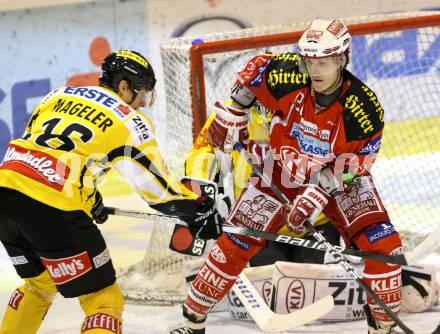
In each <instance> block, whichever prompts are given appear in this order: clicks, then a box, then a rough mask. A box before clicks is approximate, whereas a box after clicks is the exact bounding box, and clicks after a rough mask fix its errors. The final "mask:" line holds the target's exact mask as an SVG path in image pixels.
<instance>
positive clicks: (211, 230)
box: [181, 196, 224, 239]
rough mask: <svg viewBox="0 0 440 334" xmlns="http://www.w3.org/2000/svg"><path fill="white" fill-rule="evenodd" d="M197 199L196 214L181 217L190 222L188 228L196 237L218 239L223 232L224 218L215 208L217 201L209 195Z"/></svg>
mask: <svg viewBox="0 0 440 334" xmlns="http://www.w3.org/2000/svg"><path fill="white" fill-rule="evenodd" d="M197 201H198V205H197V210H196V212H195V214H194V215H189V216H182V217H181V219H182V220H183V221H185V222H186V223H187V224H188V228H189V230H190V232H191V234H192V235H193V236H194V237H195V238H200V239H218V237H219V236H220V234H221V233H222V223H223V221H224V219H223V218H222V217H221V216H220V214H219V213H218V211H217V209H216V208H215V201H214V200H213V199H212V198H211V197H209V196H206V197H201V198H199V200H197Z"/></svg>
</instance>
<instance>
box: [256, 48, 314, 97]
mask: <svg viewBox="0 0 440 334" xmlns="http://www.w3.org/2000/svg"><path fill="white" fill-rule="evenodd" d="M265 79H266V86H267V89H268V91H269V92H270V94H271V95H272V96H273V97H275V98H276V99H278V100H279V99H280V98H281V97H283V96H285V95H287V94H289V93H291V92H293V91H295V90H297V89H300V88H303V87H305V86H307V85H309V81H310V80H309V76H308V75H307V74H303V73H301V72H300V70H299V66H298V55H297V54H296V53H282V54H278V55H274V56H273V58H272V59H271V61H270V63H269V65H268V66H267V69H266V78H265Z"/></svg>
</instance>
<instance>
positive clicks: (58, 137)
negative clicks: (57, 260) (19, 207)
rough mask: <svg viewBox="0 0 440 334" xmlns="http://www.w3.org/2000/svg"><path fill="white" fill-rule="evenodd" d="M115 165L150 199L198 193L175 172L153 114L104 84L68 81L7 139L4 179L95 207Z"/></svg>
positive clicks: (54, 200) (72, 206)
mask: <svg viewBox="0 0 440 334" xmlns="http://www.w3.org/2000/svg"><path fill="white" fill-rule="evenodd" d="M111 168H115V169H116V170H117V171H119V172H120V173H121V174H122V175H123V176H124V177H125V178H126V180H127V182H128V183H129V184H130V185H131V186H132V187H134V188H135V189H136V190H137V192H138V193H139V194H140V195H141V196H142V197H143V198H144V199H145V200H146V201H147V203H149V204H150V205H154V204H159V203H165V202H168V201H170V200H181V199H182V200H183V199H185V200H188V199H189V200H191V199H196V198H197V196H196V195H195V194H194V193H192V192H191V191H189V190H188V189H187V188H186V187H185V186H184V185H182V184H181V183H180V182H179V181H177V179H176V178H175V177H174V176H173V175H172V174H171V172H170V171H169V169H168V168H167V166H166V164H165V162H164V160H163V159H162V156H161V154H160V152H159V150H158V147H157V142H156V139H155V134H154V129H153V125H152V124H151V122H150V120H149V119H148V117H147V116H145V115H144V114H143V113H141V112H139V111H136V110H134V109H133V108H131V107H130V106H129V105H128V104H126V103H124V102H123V101H122V100H121V99H120V98H119V96H118V95H117V94H116V93H114V92H113V91H111V90H109V89H106V88H103V87H96V86H90V87H62V88H59V89H56V90H54V91H52V92H50V93H49V94H48V95H47V96H46V97H45V98H44V99H43V100H42V101H41V102H40V104H39V105H38V106H37V107H36V109H35V111H34V113H33V114H32V116H31V118H30V120H29V122H28V125H27V127H26V130H25V133H24V135H23V137H22V138H20V139H16V140H13V141H11V142H10V143H9V146H8V148H7V151H6V154H5V157H4V159H3V162H2V163H1V165H0V187H7V188H12V189H16V190H18V191H20V192H22V193H24V194H25V195H27V196H29V197H31V198H34V199H36V200H38V201H40V202H42V203H45V204H47V205H50V206H52V207H55V208H58V209H61V210H65V211H71V210H83V211H85V212H86V213H88V214H89V215H90V209H91V207H92V205H93V202H94V194H95V192H96V184H97V183H98V182H99V180H100V179H101V178H102V177H103V176H104V175H105V174H106V173H107V172H108V171H109V170H110V169H111Z"/></svg>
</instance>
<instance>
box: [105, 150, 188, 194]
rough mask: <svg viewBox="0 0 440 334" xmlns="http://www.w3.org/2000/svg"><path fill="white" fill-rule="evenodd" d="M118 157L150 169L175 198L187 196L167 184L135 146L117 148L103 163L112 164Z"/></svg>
mask: <svg viewBox="0 0 440 334" xmlns="http://www.w3.org/2000/svg"><path fill="white" fill-rule="evenodd" d="M118 157H129V158H131V159H133V160H135V161H136V162H137V163H139V164H140V165H142V166H143V167H145V168H146V169H148V170H149V171H150V172H151V173H152V174H153V175H154V177H155V178H156V179H157V180H158V181H159V183H160V184H161V185H162V186H163V187H164V188H165V189H166V190H167V191H168V192H169V193H170V194H171V195H174V196H185V195H184V194H181V193H178V192H176V191H175V190H174V189H172V188H171V186H170V185H169V184H168V183H167V181H166V180H165V178H164V177H162V175H161V174H160V172H159V170H158V169H157V168H156V166H154V164H153V163H152V162H151V160H150V159H148V158H147V156H146V155H145V154H143V153H142V151H140V150H139V149H137V148H136V147H134V146H130V145H124V146H120V147H117V148H115V149H113V150H112V151H110V153H108V154H107V156H106V157H105V158H104V159H102V160H101V161H102V162H103V163H104V162H108V163H111V162H112V161H114V160H115V159H116V158H118Z"/></svg>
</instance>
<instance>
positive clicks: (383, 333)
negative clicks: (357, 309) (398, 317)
mask: <svg viewBox="0 0 440 334" xmlns="http://www.w3.org/2000/svg"><path fill="white" fill-rule="evenodd" d="M364 312H365V318H366V319H367V323H368V334H399V332H397V331H395V327H396V324H395V323H394V322H390V323H384V322H382V321H377V320H375V319H374V318H373V316H372V315H371V310H370V307H369V306H368V304H365V305H364ZM400 333H401V332H400Z"/></svg>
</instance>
